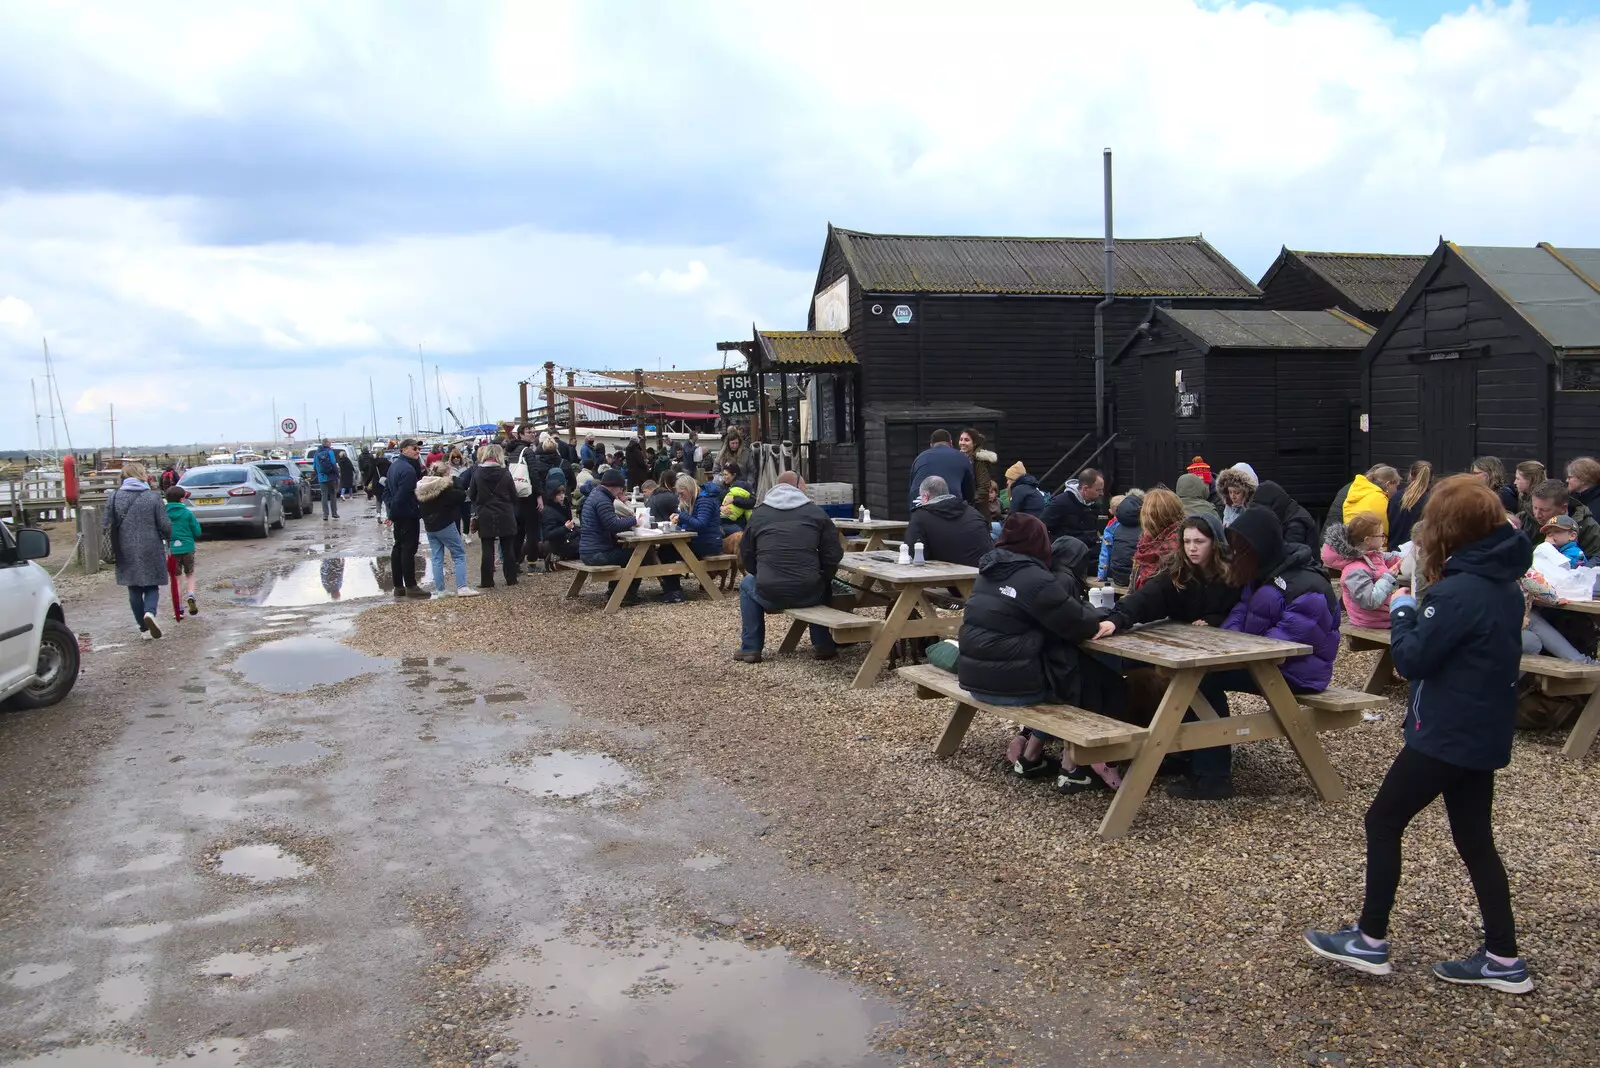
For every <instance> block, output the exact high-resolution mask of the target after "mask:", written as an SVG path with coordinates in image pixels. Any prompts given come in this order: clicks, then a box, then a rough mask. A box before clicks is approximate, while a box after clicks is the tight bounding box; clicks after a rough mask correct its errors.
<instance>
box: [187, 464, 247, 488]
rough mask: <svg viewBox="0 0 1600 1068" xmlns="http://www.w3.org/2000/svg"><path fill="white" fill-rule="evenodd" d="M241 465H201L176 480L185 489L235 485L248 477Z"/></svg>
mask: <svg viewBox="0 0 1600 1068" xmlns="http://www.w3.org/2000/svg"><path fill="white" fill-rule="evenodd" d="M249 477H250V476H249V474H248V473H247V470H246V469H245V468H243V467H201V468H197V469H195V470H193V471H190V472H189V473H188V474H187V475H184V476H183V478H181V479H179V480H178V485H180V486H183V487H184V488H185V489H193V488H195V487H197V486H237V485H238V484H239V483H241V482H244V481H246V480H247V479H248V478H249Z"/></svg>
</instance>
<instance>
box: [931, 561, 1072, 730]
mask: <svg viewBox="0 0 1600 1068" xmlns="http://www.w3.org/2000/svg"><path fill="white" fill-rule="evenodd" d="M1102 618H1104V616H1103V615H1102V613H1100V612H1099V611H1098V610H1096V609H1093V608H1090V607H1089V606H1088V605H1087V604H1084V603H1083V602H1082V601H1079V600H1078V599H1077V598H1075V597H1073V596H1072V593H1071V592H1070V591H1069V590H1068V589H1067V587H1066V586H1064V585H1063V584H1062V583H1061V581H1060V580H1059V579H1058V578H1057V577H1056V576H1055V574H1054V573H1052V572H1051V570H1050V569H1049V568H1047V567H1045V566H1044V565H1043V564H1041V563H1040V562H1039V561H1038V560H1035V559H1034V558H1033V557H1031V556H1024V555H1022V554H1020V553H1014V552H1012V551H1010V550H1009V549H995V550H993V551H992V552H990V553H989V554H988V555H987V556H985V557H984V558H983V563H982V564H980V565H979V571H978V580H977V582H976V583H974V584H973V588H972V596H971V597H970V598H968V599H967V609H966V614H965V616H964V617H963V619H962V621H961V635H960V638H959V644H960V646H961V654H960V656H959V657H958V658H957V661H956V674H957V676H958V677H959V678H960V679H961V685H962V686H964V687H966V688H967V689H968V690H971V691H973V692H974V693H975V694H976V695H978V696H979V697H980V698H981V697H982V696H983V695H986V694H994V695H997V696H1001V697H1034V696H1036V695H1038V694H1050V695H1052V696H1053V697H1054V698H1055V699H1056V700H1058V701H1066V702H1069V703H1072V704H1077V703H1079V701H1080V697H1081V691H1082V686H1081V679H1080V678H1079V661H1080V657H1081V654H1080V653H1079V652H1078V648H1077V643H1078V642H1080V641H1085V640H1087V639H1089V638H1092V637H1094V634H1095V631H1096V629H1097V628H1098V627H1099V624H1100V620H1101V619H1102Z"/></svg>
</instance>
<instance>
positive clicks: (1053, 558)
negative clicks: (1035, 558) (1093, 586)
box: [1050, 535, 1094, 590]
mask: <svg viewBox="0 0 1600 1068" xmlns="http://www.w3.org/2000/svg"><path fill="white" fill-rule="evenodd" d="M1093 563H1094V557H1093V556H1092V555H1091V554H1090V552H1089V547H1088V546H1087V545H1085V544H1084V543H1083V542H1081V541H1079V540H1078V539H1077V538H1074V537H1072V536H1070V535H1068V536H1066V537H1061V538H1057V539H1056V540H1055V541H1053V542H1051V543H1050V570H1051V571H1054V572H1055V573H1056V574H1058V575H1071V576H1072V577H1073V578H1075V579H1077V580H1078V589H1079V590H1082V589H1084V588H1085V583H1086V582H1087V581H1088V578H1089V568H1090V566H1091V565H1092V564H1093Z"/></svg>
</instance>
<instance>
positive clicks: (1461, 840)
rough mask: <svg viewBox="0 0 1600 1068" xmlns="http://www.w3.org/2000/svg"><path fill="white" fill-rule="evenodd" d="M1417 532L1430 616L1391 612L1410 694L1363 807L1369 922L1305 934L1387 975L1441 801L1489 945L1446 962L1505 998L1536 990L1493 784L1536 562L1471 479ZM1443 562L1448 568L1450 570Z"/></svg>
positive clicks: (1506, 750) (1507, 739)
mask: <svg viewBox="0 0 1600 1068" xmlns="http://www.w3.org/2000/svg"><path fill="white" fill-rule="evenodd" d="M1423 518H1424V519H1426V520H1427V522H1426V523H1425V524H1424V526H1423V529H1422V531H1421V533H1420V534H1419V541H1420V544H1419V548H1420V549H1421V550H1422V554H1421V558H1422V560H1423V564H1422V565H1421V566H1422V570H1423V574H1424V577H1426V578H1427V579H1429V582H1428V587H1427V592H1426V593H1424V594H1423V598H1422V604H1421V606H1420V607H1421V611H1418V607H1419V606H1418V604H1417V601H1416V600H1415V598H1413V597H1411V596H1410V595H1409V591H1407V590H1404V589H1402V590H1401V591H1399V593H1398V594H1396V596H1395V598H1394V600H1393V601H1392V602H1391V604H1390V608H1389V612H1390V629H1391V631H1392V632H1393V635H1394V637H1393V641H1392V643H1391V645H1390V650H1391V652H1392V654H1393V656H1394V664H1395V667H1396V668H1397V669H1398V670H1399V671H1400V673H1401V674H1402V675H1404V676H1405V677H1406V678H1407V679H1408V680H1409V681H1410V684H1411V699H1410V704H1409V706H1408V708H1407V709H1406V721H1405V747H1404V748H1403V749H1401V750H1400V754H1399V755H1398V756H1397V757H1395V761H1394V764H1393V765H1392V766H1391V767H1390V768H1389V773H1388V774H1387V775H1385V776H1384V779H1383V785H1382V786H1380V787H1379V788H1378V794H1377V796H1376V797H1375V798H1373V801H1372V807H1370V808H1369V809H1367V816H1366V831H1367V887H1366V901H1365V904H1364V905H1363V907H1362V910H1361V919H1360V921H1359V922H1358V923H1357V924H1356V925H1355V926H1353V927H1347V928H1345V929H1344V930H1341V931H1331V932H1327V931H1307V932H1306V935H1305V938H1306V942H1307V944H1308V945H1310V946H1311V949H1312V950H1313V951H1314V952H1316V953H1317V954H1319V955H1320V956H1323V957H1327V958H1328V959H1330V960H1334V961H1338V962H1339V963H1340V964H1344V965H1347V966H1349V967H1352V968H1355V969H1356V970H1358V971H1362V972H1367V973H1368V974H1372V975H1387V974H1389V971H1390V965H1389V943H1388V941H1387V939H1388V935H1389V913H1390V911H1391V910H1392V909H1393V907H1394V897H1395V891H1396V889H1397V888H1398V887H1399V884H1400V860H1401V848H1400V847H1401V839H1402V837H1403V836H1404V834H1405V830H1406V827H1407V826H1408V825H1409V824H1410V823H1411V821H1412V820H1413V819H1414V818H1415V817H1416V816H1417V814H1418V813H1420V812H1421V811H1422V810H1423V809H1425V808H1427V807H1428V806H1429V805H1431V804H1433V801H1434V799H1435V798H1437V797H1439V796H1440V795H1443V796H1444V804H1445V814H1446V815H1447V816H1448V817H1449V820H1450V836H1451V838H1452V839H1453V840H1454V841H1455V846H1456V852H1458V853H1460V854H1461V859H1462V860H1463V861H1464V862H1465V863H1466V866H1467V872H1468V874H1469V875H1471V877H1472V886H1473V889H1474V890H1475V891H1476V892H1477V896H1478V909H1479V912H1480V913H1481V914H1482V918H1483V936H1484V944H1483V946H1482V948H1480V949H1479V950H1478V952H1476V953H1474V954H1473V955H1472V956H1470V957H1468V958H1466V959H1465V960H1453V961H1443V962H1441V963H1439V964H1435V965H1434V966H1433V973H1434V975H1436V976H1438V977H1439V978H1440V979H1443V980H1444V981H1445V982H1449V983H1463V984H1470V985H1475V986H1487V987H1489V988H1490V989H1493V990H1502V991H1505V992H1507V993H1513V994H1525V993H1527V992H1528V991H1530V990H1532V989H1533V980H1532V979H1531V978H1529V976H1528V967H1527V965H1526V964H1525V963H1524V962H1523V960H1522V958H1521V957H1519V956H1518V954H1517V937H1516V923H1515V920H1514V919H1513V917H1512V912H1511V888H1510V885H1509V884H1508V882H1507V879H1506V870H1505V865H1504V864H1502V863H1501V861H1500V854H1499V852H1498V851H1497V850H1496V849H1495V845H1494V829H1493V823H1492V821H1493V805H1494V773H1495V770H1496V769H1498V768H1503V767H1505V766H1506V765H1507V764H1509V763H1510V762H1511V736H1512V734H1513V732H1514V730H1515V727H1516V705H1517V678H1518V675H1519V672H1520V667H1519V664H1520V662H1521V656H1522V644H1521V630H1522V609H1523V599H1522V592H1521V589H1520V587H1519V586H1518V581H1519V580H1520V579H1521V578H1522V576H1523V574H1524V573H1525V572H1526V571H1527V569H1528V566H1529V565H1530V564H1531V563H1532V560H1533V549H1532V547H1531V546H1530V545H1529V543H1528V540H1527V538H1525V537H1523V536H1522V535H1521V534H1520V533H1518V532H1517V530H1516V529H1514V528H1513V527H1512V526H1511V525H1510V524H1509V523H1507V522H1506V519H1505V506H1504V504H1503V503H1502V501H1501V500H1500V496H1499V494H1498V493H1496V492H1495V491H1494V490H1493V489H1491V488H1489V487H1488V486H1486V485H1484V484H1483V483H1482V482H1480V481H1479V480H1478V478H1477V477H1476V476H1474V475H1458V476H1456V477H1454V478H1447V479H1445V480H1444V481H1443V482H1441V483H1439V485H1438V487H1437V488H1436V489H1435V490H1434V492H1433V496H1432V498H1431V499H1430V500H1429V502H1428V507H1427V510H1426V512H1425V513H1424V515H1423ZM1435 561H1443V566H1442V567H1441V566H1440V565H1439V564H1438V563H1435Z"/></svg>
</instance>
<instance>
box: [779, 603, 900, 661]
mask: <svg viewBox="0 0 1600 1068" xmlns="http://www.w3.org/2000/svg"><path fill="white" fill-rule="evenodd" d="M783 614H784V615H786V616H788V617H789V618H790V619H791V620H793V622H792V623H790V624H789V633H787V634H785V635H784V636H783V644H782V645H780V646H778V651H779V652H780V653H792V652H794V651H795V649H796V648H798V647H799V645H800V636H801V635H802V634H804V633H805V631H806V628H807V627H808V626H810V625H811V624H813V623H814V624H816V625H817V626H820V627H827V628H828V633H830V634H832V635H833V640H834V641H835V642H838V643H839V644H840V645H850V644H852V643H855V642H870V641H871V640H872V639H873V638H875V637H876V636H877V634H878V629H879V628H880V627H882V626H883V621H882V620H878V619H868V618H866V617H865V616H858V615H856V614H854V613H853V612H844V611H841V610H839V609H837V608H830V607H828V606H827V605H821V604H819V605H812V606H811V607H809V608H785V609H784V610H783Z"/></svg>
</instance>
